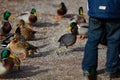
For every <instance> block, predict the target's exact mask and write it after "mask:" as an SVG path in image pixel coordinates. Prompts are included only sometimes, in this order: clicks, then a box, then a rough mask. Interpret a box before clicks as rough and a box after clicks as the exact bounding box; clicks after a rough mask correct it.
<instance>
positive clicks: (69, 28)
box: [68, 22, 77, 31]
mask: <svg viewBox="0 0 120 80" xmlns="http://www.w3.org/2000/svg"><path fill="white" fill-rule="evenodd" d="M76 26H77V23H75V22H72V23H71V24H70V26H69V27H68V30H70V31H71V29H73V28H75V27H76Z"/></svg>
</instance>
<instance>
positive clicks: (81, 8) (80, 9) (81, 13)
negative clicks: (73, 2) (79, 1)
mask: <svg viewBox="0 0 120 80" xmlns="http://www.w3.org/2000/svg"><path fill="white" fill-rule="evenodd" d="M79 15H83V7H80V8H79Z"/></svg>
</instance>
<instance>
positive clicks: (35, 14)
mask: <svg viewBox="0 0 120 80" xmlns="http://www.w3.org/2000/svg"><path fill="white" fill-rule="evenodd" d="M31 14H32V15H34V16H37V13H36V9H35V8H32V10H31Z"/></svg>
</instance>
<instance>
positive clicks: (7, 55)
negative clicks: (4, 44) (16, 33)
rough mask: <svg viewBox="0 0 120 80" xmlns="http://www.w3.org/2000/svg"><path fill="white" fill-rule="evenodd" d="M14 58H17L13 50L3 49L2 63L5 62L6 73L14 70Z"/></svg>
mask: <svg viewBox="0 0 120 80" xmlns="http://www.w3.org/2000/svg"><path fill="white" fill-rule="evenodd" d="M12 58H15V57H14V56H13V55H12V54H11V52H10V51H9V50H8V49H4V50H2V52H1V63H2V64H3V67H4V69H6V72H4V73H7V72H9V71H11V70H12V68H13V66H14V63H13V60H12Z"/></svg>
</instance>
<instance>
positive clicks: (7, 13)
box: [3, 11, 14, 21]
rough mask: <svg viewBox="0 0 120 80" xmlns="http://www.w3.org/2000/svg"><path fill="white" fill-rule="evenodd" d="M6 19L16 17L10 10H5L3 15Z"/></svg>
mask: <svg viewBox="0 0 120 80" xmlns="http://www.w3.org/2000/svg"><path fill="white" fill-rule="evenodd" d="M3 18H4V20H6V21H8V19H14V17H13V16H12V15H11V13H10V12H9V11H5V12H4V16H3Z"/></svg>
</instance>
